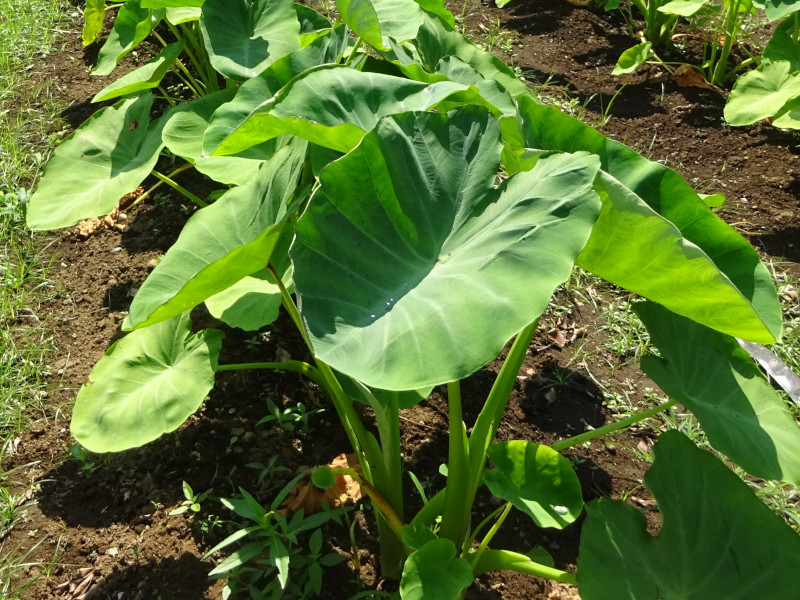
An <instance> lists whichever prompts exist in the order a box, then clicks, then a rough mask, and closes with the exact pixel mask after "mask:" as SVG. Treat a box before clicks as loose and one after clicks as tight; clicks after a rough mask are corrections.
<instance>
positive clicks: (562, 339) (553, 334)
mask: <svg viewBox="0 0 800 600" xmlns="http://www.w3.org/2000/svg"><path fill="white" fill-rule="evenodd" d="M547 337H548V338H549V339H550V340H551V341H553V342H555V344H556V345H557V346H558V347H559V348H563V347H564V346H565V345H566V344H567V332H566V331H564V330H563V329H558V328H557V329H551V330H550V331H548V332H547Z"/></svg>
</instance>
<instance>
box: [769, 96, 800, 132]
mask: <svg viewBox="0 0 800 600" xmlns="http://www.w3.org/2000/svg"><path fill="white" fill-rule="evenodd" d="M772 124H773V125H774V126H775V127H779V128H780V129H800V96H798V97H797V98H795V99H794V100H789V102H787V103H786V104H784V105H783V108H781V109H780V110H779V111H778V113H777V114H776V115H775V118H774V119H772Z"/></svg>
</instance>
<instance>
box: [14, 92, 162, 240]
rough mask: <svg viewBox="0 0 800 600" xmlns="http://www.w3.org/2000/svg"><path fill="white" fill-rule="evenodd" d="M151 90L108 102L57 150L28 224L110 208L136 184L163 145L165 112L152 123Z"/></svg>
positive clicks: (70, 220)
mask: <svg viewBox="0 0 800 600" xmlns="http://www.w3.org/2000/svg"><path fill="white" fill-rule="evenodd" d="M152 104H153V96H152V94H149V93H148V94H144V95H142V96H140V97H138V98H131V99H129V100H125V101H122V102H119V103H117V104H115V105H114V106H109V107H107V108H103V109H101V110H99V111H97V112H96V113H95V114H93V115H92V116H91V117H89V119H88V120H87V121H86V122H85V123H84V124H83V125H81V126H80V127H78V129H77V130H76V131H75V132H74V133H73V134H72V135H71V136H69V137H68V138H67V139H66V140H65V141H64V142H63V143H62V144H61V145H60V146H58V148H56V150H55V152H54V153H53V157H52V158H51V159H50V160H49V161H48V163H47V167H46V168H45V171H44V176H43V177H42V179H41V181H40V182H39V186H38V188H37V189H36V192H35V193H34V194H33V196H32V197H31V200H30V206H29V208H28V215H27V219H28V227H30V228H31V229H57V228H59V227H69V226H70V225H74V224H75V223H77V222H78V221H80V220H81V219H87V218H89V217H97V216H100V215H104V214H107V213H109V212H111V211H112V210H113V209H114V207H115V206H116V205H117V202H118V201H119V199H120V198H121V197H122V196H124V195H125V194H128V193H130V192H132V191H133V190H135V189H136V188H137V187H138V186H139V184H140V183H141V182H142V181H144V179H145V177H147V176H148V175H149V174H150V171H151V170H152V169H153V167H154V166H155V164H156V161H157V160H158V154H159V152H161V148H163V147H164V144H163V142H162V141H161V129H162V127H163V125H164V118H162V119H159V120H158V121H156V122H154V123H152V124H151V123H150V106H151V105H152Z"/></svg>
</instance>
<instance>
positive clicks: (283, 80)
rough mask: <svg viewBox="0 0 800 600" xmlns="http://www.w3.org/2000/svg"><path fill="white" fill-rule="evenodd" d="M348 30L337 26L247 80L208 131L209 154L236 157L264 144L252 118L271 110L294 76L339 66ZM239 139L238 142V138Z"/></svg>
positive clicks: (254, 119)
mask: <svg viewBox="0 0 800 600" xmlns="http://www.w3.org/2000/svg"><path fill="white" fill-rule="evenodd" d="M347 39H348V38H347V28H346V27H344V26H342V27H337V28H336V29H333V30H332V31H331V32H330V33H328V34H327V35H324V36H320V37H319V38H317V39H316V40H314V41H313V42H312V43H311V44H309V45H308V46H306V47H305V48H301V49H300V50H297V51H295V52H292V53H291V54H289V55H287V56H284V57H283V58H281V59H280V60H278V61H276V62H275V63H273V64H272V65H270V67H269V68H268V69H267V70H266V71H264V72H263V73H262V74H261V75H259V76H258V77H253V78H252V79H248V80H247V81H245V82H244V83H243V84H242V85H241V86H240V87H239V89H238V91H237V92H236V97H235V98H234V99H233V100H231V101H230V102H228V103H227V104H224V105H223V106H221V107H220V108H219V109H218V110H217V112H215V113H214V116H213V118H212V119H211V123H210V124H209V127H208V129H207V130H206V132H205V134H204V135H205V137H204V140H203V147H204V149H205V153H206V154H211V153H212V152H217V153H219V154H233V153H236V152H238V151H240V150H243V149H245V148H248V147H250V146H252V145H254V144H258V143H259V142H260V141H263V140H264V139H268V138H264V137H263V135H262V134H261V133H260V128H259V127H258V123H257V119H258V117H255V118H253V119H251V117H253V116H255V115H258V114H259V113H261V112H266V111H269V109H270V107H271V104H270V101H271V100H272V99H273V97H274V96H275V94H277V93H278V92H279V91H280V90H281V88H283V86H285V85H286V84H287V83H289V81H291V80H292V78H293V77H295V76H296V75H298V74H299V73H302V72H303V71H306V70H308V69H310V68H312V67H316V66H319V65H323V64H329V63H335V62H336V61H337V60H338V59H339V57H340V56H341V55H342V53H343V52H344V51H345V49H346V48H347ZM229 138H235V139H236V140H239V141H238V142H235V143H234V139H231V140H230V141H228V140H229Z"/></svg>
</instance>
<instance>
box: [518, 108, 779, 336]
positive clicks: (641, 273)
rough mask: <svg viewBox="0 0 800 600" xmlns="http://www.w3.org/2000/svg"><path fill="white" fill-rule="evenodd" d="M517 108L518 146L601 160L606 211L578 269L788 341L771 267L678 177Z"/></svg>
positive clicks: (738, 329) (553, 112)
mask: <svg viewBox="0 0 800 600" xmlns="http://www.w3.org/2000/svg"><path fill="white" fill-rule="evenodd" d="M518 105H519V116H518V123H516V124H515V123H514V122H513V121H511V120H510V119H504V121H503V133H504V137H506V138H507V139H508V140H509V141H510V143H511V144H512V145H518V146H521V147H523V148H534V149H537V150H560V151H563V152H577V151H581V150H583V151H588V152H592V153H595V154H597V155H598V156H599V157H600V161H601V169H602V171H603V172H604V175H603V177H602V178H600V180H599V181H598V185H599V186H600V189H601V198H602V200H603V212H602V213H601V217H600V219H599V220H598V224H597V225H596V226H595V229H594V230H593V232H592V237H591V238H590V240H589V243H588V244H587V247H586V250H585V251H584V252H583V253H581V255H580V256H579V257H578V264H579V265H580V266H582V267H583V268H585V269H587V270H589V271H592V272H593V273H595V274H597V275H599V276H600V277H603V278H604V279H607V280H608V281H610V282H612V283H615V284H617V285H621V286H623V287H625V288H627V289H629V290H631V291H633V292H636V293H638V294H641V295H643V296H646V297H648V298H650V299H651V300H655V301H657V302H659V303H661V304H664V305H665V306H667V307H668V308H669V309H670V310H672V311H673V312H675V313H678V314H682V315H684V316H687V317H689V318H691V319H694V320H696V321H698V322H700V323H703V324H705V325H708V326H709V327H713V328H715V329H718V330H720V331H723V332H725V333H729V334H731V335H735V336H737V337H741V338H744V339H748V340H750V341H759V342H761V343H772V342H773V341H774V340H775V339H777V338H778V337H779V336H780V331H781V311H780V305H779V303H778V300H777V297H776V294H775V290H774V288H773V286H772V280H771V278H770V275H769V272H768V271H767V269H766V267H765V266H764V265H763V264H762V263H761V261H760V260H759V258H758V255H757V254H756V252H755V250H753V248H752V247H751V246H750V244H748V243H747V241H746V240H745V239H744V238H743V237H742V236H740V235H739V234H738V233H736V232H735V231H734V230H733V229H731V228H730V227H729V226H728V225H727V224H725V223H724V222H723V221H722V220H721V219H720V218H719V217H717V216H716V215H715V214H714V213H712V212H711V211H710V210H709V209H708V207H707V206H706V204H705V203H704V202H703V200H702V199H701V198H700V197H699V196H698V195H697V194H696V193H695V192H694V190H692V188H691V187H690V186H689V185H688V184H687V183H686V182H685V181H684V180H683V178H682V177H681V176H680V175H678V174H677V173H675V172H674V171H672V170H671V169H668V168H666V167H664V166H663V165H660V164H658V163H654V162H650V161H648V160H646V159H645V158H642V157H641V156H640V155H639V154H637V153H636V152H634V151H633V150H631V149H630V148H627V147H626V146H624V145H623V144H620V143H619V142H614V141H612V140H609V139H608V138H606V137H604V136H603V135H602V134H601V133H599V132H597V131H596V130H594V129H592V128H591V127H589V126H587V125H584V124H583V123H581V122H579V121H577V120H576V119H573V118H572V117H569V116H567V115H565V114H563V113H561V112H560V111H558V110H557V109H555V108H553V107H547V106H542V105H539V104H536V103H535V102H533V101H531V100H529V99H528V98H519V99H518ZM517 127H519V129H517ZM512 129H513V131H511V130H512ZM520 132H521V139H520V140H514V139H513V138H514V136H515V135H517V136H519V135H520Z"/></svg>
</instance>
